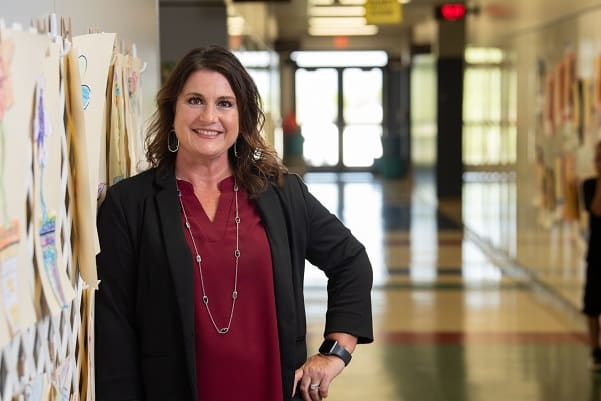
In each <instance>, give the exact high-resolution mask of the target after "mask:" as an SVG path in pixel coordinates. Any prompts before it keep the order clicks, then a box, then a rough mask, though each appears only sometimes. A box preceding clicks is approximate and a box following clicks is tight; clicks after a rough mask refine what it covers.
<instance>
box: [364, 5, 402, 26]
mask: <svg viewBox="0 0 601 401" xmlns="http://www.w3.org/2000/svg"><path fill="white" fill-rule="evenodd" d="M365 19H366V20H367V23H368V24H376V25H384V24H400V23H401V21H402V20H403V13H402V11H401V4H400V3H399V1H398V0H367V1H366V2H365Z"/></svg>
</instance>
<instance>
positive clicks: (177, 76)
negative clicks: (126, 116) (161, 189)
mask: <svg viewBox="0 0 601 401" xmlns="http://www.w3.org/2000/svg"><path fill="white" fill-rule="evenodd" d="M198 70H209V71H215V72H218V73H220V74H221V75H223V76H224V77H225V78H226V79H227V80H228V82H229V84H230V86H231V87H232V90H233V91H234V94H235V95H236V104H237V106H238V113H239V121H240V132H239V135H238V139H237V140H236V152H237V156H236V155H235V154H234V149H233V148H234V147H233V146H232V147H231V148H230V149H229V150H228V157H229V161H230V164H231V166H232V170H233V171H234V176H235V177H236V179H237V180H238V182H239V183H240V184H241V185H242V186H243V187H244V188H245V189H246V191H247V192H248V193H249V195H251V196H256V195H258V194H259V193H261V192H263V191H264V190H265V189H266V188H267V185H268V184H269V182H275V183H277V184H278V185H280V186H281V185H282V183H283V175H284V173H286V171H287V169H286V167H285V166H284V164H283V163H282V161H281V159H280V158H279V157H278V155H277V152H276V151H275V149H274V148H273V146H271V145H270V144H269V143H268V142H266V141H265V139H264V138H263V136H262V134H261V131H262V129H263V124H264V123H265V114H264V113H263V110H262V108H263V107H262V106H263V102H262V100H261V96H260V95H259V91H258V89H257V86H256V84H255V82H254V81H253V79H252V77H251V76H250V75H249V73H248V71H246V69H245V68H244V66H243V65H242V64H241V63H240V61H239V60H238V58H236V56H235V55H234V54H233V53H231V52H230V51H229V50H227V49H225V48H223V47H221V46H208V47H204V48H196V49H193V50H191V51H189V52H188V54H186V55H185V56H184V57H183V58H182V59H181V60H180V61H179V62H178V63H177V64H176V66H175V68H174V69H173V71H172V72H171V73H170V74H169V77H168V78H167V80H166V81H165V83H164V84H163V87H162V88H161V89H160V90H159V92H158V94H157V97H156V103H157V109H156V111H155V112H154V115H153V117H152V120H151V122H150V125H149V126H148V130H147V133H146V160H147V161H148V162H149V163H150V165H151V166H152V167H158V168H159V169H166V168H167V169H168V168H171V167H173V165H174V164H175V155H176V153H172V152H170V151H169V150H168V148H167V140H168V138H169V132H170V131H171V130H172V129H173V121H174V118H175V103H176V101H177V97H178V96H179V94H180V92H181V91H182V90H183V88H184V85H185V83H186V81H187V80H188V78H189V77H190V75H191V74H192V73H194V72H196V71H198Z"/></svg>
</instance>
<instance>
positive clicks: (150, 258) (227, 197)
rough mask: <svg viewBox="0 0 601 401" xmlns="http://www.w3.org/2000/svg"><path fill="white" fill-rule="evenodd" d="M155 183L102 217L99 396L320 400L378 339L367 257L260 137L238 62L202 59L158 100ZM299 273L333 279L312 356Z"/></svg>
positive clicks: (179, 73) (140, 181) (135, 180)
mask: <svg viewBox="0 0 601 401" xmlns="http://www.w3.org/2000/svg"><path fill="white" fill-rule="evenodd" d="M157 106H158V107H157V111H156V113H155V117H154V120H153V123H152V124H151V126H150V129H149V133H148V134H149V135H148V138H147V159H148V161H149V162H150V163H151V165H152V166H153V167H152V168H151V169H150V170H148V171H146V172H143V173H141V174H139V175H137V176H135V177H132V178H129V179H126V180H124V181H122V182H119V183H118V184H116V185H114V186H112V187H111V188H110V189H109V191H108V193H107V197H106V199H105V201H104V202H103V204H102V206H101V208H100V210H99V213H98V233H99V238H100V246H101V252H100V254H99V255H98V257H97V264H98V274H99V278H100V280H101V283H100V288H99V291H98V293H97V297H96V316H95V318H96V324H95V330H96V333H95V336H96V348H95V354H96V390H97V391H96V398H97V399H98V400H99V401H102V400H135V399H137V400H148V401H152V400H161V401H164V400H170V401H172V400H198V401H203V400H211V401H213V400H228V401H229V400H241V399H247V400H261V401H267V400H274V401H275V400H277V401H282V400H290V399H296V400H300V399H301V397H302V399H303V400H306V401H309V400H320V399H322V398H325V397H326V396H327V395H328V389H329V385H330V383H331V381H332V380H333V379H334V378H335V377H336V376H337V375H338V374H339V373H340V372H341V371H342V370H343V369H344V366H345V365H346V364H348V362H349V361H350V354H351V353H352V352H353V350H354V348H355V346H356V344H357V343H368V342H371V341H372V340H373V339H372V322H371V299H370V290H371V284H372V271H371V265H370V262H369V259H368V257H367V254H366V252H365V249H364V247H363V246H362V245H361V244H360V243H359V242H358V241H357V240H356V239H355V238H354V237H353V236H352V234H351V233H350V231H349V230H348V229H347V228H345V227H344V226H343V225H342V223H341V222H340V221H339V220H338V219H336V217H334V216H333V215H332V214H330V213H329V212H328V211H327V210H326V209H325V208H324V207H323V206H322V205H321V204H320V203H319V202H318V201H317V200H316V199H315V198H314V197H313V196H312V195H311V194H310V193H309V192H308V191H307V188H306V186H305V185H304V183H303V182H302V181H301V179H300V178H299V177H298V176H296V175H293V174H287V173H286V169H285V167H284V166H283V165H282V163H281V161H280V160H279V159H278V158H277V156H276V153H275V151H274V149H273V148H272V147H270V146H269V145H268V144H267V143H265V141H264V140H263V138H262V137H261V134H260V130H261V128H262V123H263V120H264V117H263V113H262V110H261V100H260V97H259V94H258V91H257V88H256V86H255V84H254V82H253V81H252V79H251V77H250V76H249V74H248V73H247V71H246V70H245V69H244V67H243V66H242V65H241V64H240V62H239V61H238V59H237V58H236V57H235V56H234V55H233V54H232V53H230V52H229V51H227V50H225V49H223V48H220V47H215V46H213V47H208V48H204V49H195V50H192V51H191V52H189V53H188V54H187V55H186V56H185V57H184V58H183V59H182V60H181V61H180V62H179V63H178V65H177V66H176V67H175V69H174V70H173V72H172V73H171V74H170V76H169V78H168V80H167V81H166V82H165V85H164V86H163V88H162V89H161V90H160V91H159V93H158V95H157ZM305 259H307V260H309V261H310V262H311V263H313V264H314V265H316V266H318V267H319V268H320V269H322V270H323V271H324V272H325V274H326V275H327V276H328V311H327V315H326V327H325V331H324V344H323V345H322V347H321V348H320V352H319V353H316V354H314V355H312V356H310V357H309V358H307V346H306V340H305V335H306V319H305V309H304V300H303V275H304V266H305Z"/></svg>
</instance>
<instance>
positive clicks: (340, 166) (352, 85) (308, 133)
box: [295, 52, 386, 171]
mask: <svg viewBox="0 0 601 401" xmlns="http://www.w3.org/2000/svg"><path fill="white" fill-rule="evenodd" d="M299 53H300V54H303V55H304V56H305V57H304V58H303V57H297V58H296V60H295V61H296V62H297V66H298V68H297V70H296V74H295V94H296V96H295V101H296V116H297V120H298V123H299V125H300V126H301V130H302V134H303V138H304V148H303V155H304V158H305V161H306V163H307V169H308V170H313V171H318V170H328V171H345V170H359V171H361V170H363V171H370V170H372V169H373V164H374V159H376V158H379V157H380V156H382V143H381V136H382V132H383V129H382V124H383V118H384V116H383V107H382V103H383V99H382V92H383V91H382V87H383V71H382V67H383V66H384V65H385V64H386V54H385V53H384V52H299ZM308 53H317V55H315V56H316V59H314V60H313V61H312V62H308V61H307V56H308ZM325 53H330V54H331V53H334V56H333V57H332V58H330V57H328V56H327V55H326V54H325ZM366 53H368V54H366ZM374 53H375V54H374ZM382 53H383V57H384V60H383V59H382ZM366 56H367V57H366ZM320 63H323V64H321V65H320Z"/></svg>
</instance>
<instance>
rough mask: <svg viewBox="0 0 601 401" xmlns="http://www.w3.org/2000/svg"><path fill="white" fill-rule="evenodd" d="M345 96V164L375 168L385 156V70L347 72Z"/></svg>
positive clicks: (344, 73)
mask: <svg viewBox="0 0 601 401" xmlns="http://www.w3.org/2000/svg"><path fill="white" fill-rule="evenodd" d="M342 93H343V95H344V97H343V98H344V101H343V103H342V109H343V116H344V120H343V122H342V123H343V124H342V144H343V146H342V161H343V164H344V166H345V167H351V168H353V167H371V166H373V164H374V159H376V158H379V157H381V156H382V141H381V137H382V119H383V111H382V70H381V69H380V68H371V69H363V68H345V69H343V70H342Z"/></svg>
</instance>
